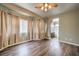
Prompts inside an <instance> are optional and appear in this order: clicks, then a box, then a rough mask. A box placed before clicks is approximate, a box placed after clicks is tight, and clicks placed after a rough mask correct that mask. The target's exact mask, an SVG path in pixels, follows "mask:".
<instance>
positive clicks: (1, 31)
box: [0, 10, 20, 48]
mask: <svg viewBox="0 0 79 59" xmlns="http://www.w3.org/2000/svg"><path fill="white" fill-rule="evenodd" d="M19 40H20V39H19V17H18V16H15V15H11V14H8V13H7V12H4V11H2V10H0V48H4V47H7V46H8V45H12V44H14V43H17V42H19Z"/></svg>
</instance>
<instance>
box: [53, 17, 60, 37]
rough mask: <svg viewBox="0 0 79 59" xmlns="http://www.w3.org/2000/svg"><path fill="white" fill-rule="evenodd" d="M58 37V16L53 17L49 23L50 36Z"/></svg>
mask: <svg viewBox="0 0 79 59" xmlns="http://www.w3.org/2000/svg"><path fill="white" fill-rule="evenodd" d="M53 37H56V38H58V37H59V17H57V18H53V19H52V23H51V38H53Z"/></svg>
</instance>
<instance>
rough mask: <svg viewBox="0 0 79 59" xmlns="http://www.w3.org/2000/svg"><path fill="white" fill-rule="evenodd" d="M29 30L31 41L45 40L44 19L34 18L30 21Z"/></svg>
mask: <svg viewBox="0 0 79 59" xmlns="http://www.w3.org/2000/svg"><path fill="white" fill-rule="evenodd" d="M28 29H29V32H28V35H29V39H30V40H40V39H44V38H45V22H44V20H43V19H37V18H33V19H31V20H28Z"/></svg>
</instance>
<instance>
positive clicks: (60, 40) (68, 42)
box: [59, 40, 79, 46]
mask: <svg viewBox="0 0 79 59" xmlns="http://www.w3.org/2000/svg"><path fill="white" fill-rule="evenodd" d="M59 41H60V42H63V43H67V44H70V45H74V46H79V44H76V43H72V42H67V41H63V40H59Z"/></svg>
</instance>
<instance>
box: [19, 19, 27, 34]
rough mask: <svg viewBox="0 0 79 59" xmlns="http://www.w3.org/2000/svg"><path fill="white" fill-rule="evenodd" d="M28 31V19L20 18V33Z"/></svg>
mask: <svg viewBox="0 0 79 59" xmlns="http://www.w3.org/2000/svg"><path fill="white" fill-rule="evenodd" d="M27 33H28V21H27V20H24V19H21V20H20V34H21V35H22V34H27Z"/></svg>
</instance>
